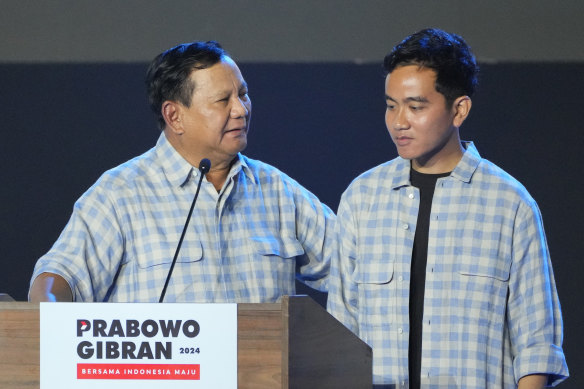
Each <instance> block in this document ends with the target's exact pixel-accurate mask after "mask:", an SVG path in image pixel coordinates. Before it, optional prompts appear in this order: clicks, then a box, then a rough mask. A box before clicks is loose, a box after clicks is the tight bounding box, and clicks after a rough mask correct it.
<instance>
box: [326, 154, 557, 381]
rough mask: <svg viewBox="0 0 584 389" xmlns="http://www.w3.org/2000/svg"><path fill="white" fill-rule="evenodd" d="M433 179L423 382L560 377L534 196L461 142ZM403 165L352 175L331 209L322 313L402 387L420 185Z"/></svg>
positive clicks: (547, 265) (376, 375)
mask: <svg viewBox="0 0 584 389" xmlns="http://www.w3.org/2000/svg"><path fill="white" fill-rule="evenodd" d="M465 146H466V147H467V150H466V152H465V153H464V155H463V157H462V160H461V161H460V162H459V164H458V166H456V168H455V169H454V171H453V172H452V173H451V174H450V176H448V177H445V178H441V179H439V180H438V182H437V184H436V190H435V193H434V197H433V201H432V210H431V215H430V231H429V236H428V263H427V274H426V287H425V296H424V314H423V330H422V332H423V334H422V377H421V379H422V387H423V388H440V389H443V388H460V389H463V388H464V389H473V388H476V389H479V388H480V389H485V388H515V387H516V383H517V381H518V380H519V379H520V378H521V377H523V376H525V375H527V374H532V373H546V374H549V375H550V381H551V382H550V383H553V384H555V383H557V382H559V381H561V380H563V379H564V378H565V377H567V376H568V369H567V366H566V362H565V358H564V354H563V351H562V336H563V335H562V318H561V312H560V303H559V301H558V296H557V293H556V288H555V281H554V277H553V272H552V267H551V262H550V258H549V253H548V248H547V243H546V239H545V234H544V229H543V225H542V220H541V215H540V212H539V209H538V207H537V205H536V203H535V201H534V200H533V199H532V198H531V197H530V195H529V194H528V193H527V191H526V190H525V188H524V187H523V186H521V184H519V183H518V182H517V181H516V180H515V179H513V178H512V177H511V176H509V175H508V174H506V173H505V172H503V171H502V170H501V169H499V168H498V167H496V166H495V165H494V164H492V163H491V162H489V161H486V160H484V159H481V157H480V156H479V154H478V151H477V150H476V148H475V147H474V145H472V143H467V144H465ZM409 174H410V161H408V160H405V159H402V158H396V159H394V160H392V161H390V162H387V163H384V164H382V165H380V166H378V167H376V168H374V169H371V170H370V171H368V172H366V173H364V174H362V175H361V176H360V177H358V178H357V179H355V181H354V182H353V183H352V184H351V185H350V186H349V188H348V189H347V190H346V192H345V193H344V194H343V197H342V199H341V203H340V205H339V212H338V215H337V227H336V228H337V230H338V234H339V236H338V239H339V256H338V258H337V259H334V260H333V264H332V267H331V279H330V290H329V297H328V309H329V311H330V312H331V313H332V314H333V315H334V316H336V317H337V318H338V319H339V320H340V321H341V322H343V323H344V324H345V325H346V326H347V327H348V328H349V329H351V330H352V331H353V332H355V333H356V334H357V335H359V336H360V337H361V338H362V339H363V340H364V341H366V342H367V343H368V344H369V345H371V347H372V348H373V382H374V383H375V384H393V385H396V387H398V388H401V387H406V388H407V385H408V338H409V335H408V333H409V291H410V265H411V258H412V248H413V243H414V234H415V230H416V221H417V214H418V207H419V191H418V189H417V188H415V187H413V186H411V184H410V177H409Z"/></svg>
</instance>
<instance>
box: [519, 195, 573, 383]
mask: <svg viewBox="0 0 584 389" xmlns="http://www.w3.org/2000/svg"><path fill="white" fill-rule="evenodd" d="M508 326H509V332H510V337H511V343H512V347H513V353H514V361H513V365H514V366H513V367H514V372H515V380H516V382H517V381H519V379H520V378H521V377H523V376H526V375H529V374H547V375H548V376H549V382H548V384H549V385H556V384H558V383H559V382H561V381H563V380H564V379H566V378H567V377H568V367H567V365H566V360H565V357H564V353H563V350H562V340H563V339H562V338H563V324H562V314H561V309H560V302H559V299H558V294H557V291H556V285H555V280H554V275H553V270H552V265H551V261H550V255H549V250H548V247H547V242H546V237H545V233H544V229H543V223H542V218H541V214H540V212H539V209H538V207H537V205H536V204H535V202H534V201H532V202H531V203H530V204H526V203H521V204H520V206H519V209H518V213H517V220H516V223H515V231H514V236H513V263H512V266H511V275H510V279H509V303H508Z"/></svg>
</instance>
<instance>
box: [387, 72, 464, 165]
mask: <svg viewBox="0 0 584 389" xmlns="http://www.w3.org/2000/svg"><path fill="white" fill-rule="evenodd" d="M435 83H436V72H435V71H434V70H432V69H428V68H423V67H419V66H418V65H406V66H401V67H397V68H396V69H394V70H393V72H391V73H390V74H388V75H387V77H386V79H385V100H386V103H387V109H386V111H385V124H386V126H387V129H388V131H389V134H390V135H391V139H392V140H393V142H394V143H395V145H396V147H397V152H398V154H399V155H400V156H401V157H402V158H405V159H410V160H411V161H412V167H413V168H414V169H415V170H417V171H420V172H423V173H445V172H449V171H451V170H452V169H454V167H455V166H456V164H457V163H458V161H460V158H461V157H462V154H463V148H462V146H461V144H460V138H459V134H458V127H459V126H460V124H462V121H463V120H464V118H465V117H466V115H464V117H463V118H462V120H460V118H459V117H458V116H459V115H458V114H459V112H458V108H459V107H458V104H459V101H460V100H461V99H463V98H466V99H468V97H466V96H464V97H460V98H458V99H457V100H456V101H455V102H454V104H453V105H452V107H447V106H446V99H445V97H444V95H442V94H441V93H439V92H438V91H436V88H435ZM468 103H469V104H470V99H468ZM469 108H470V107H469Z"/></svg>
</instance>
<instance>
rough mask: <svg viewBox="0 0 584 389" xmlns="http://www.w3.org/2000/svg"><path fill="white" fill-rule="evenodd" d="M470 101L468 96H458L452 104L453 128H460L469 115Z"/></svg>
mask: <svg viewBox="0 0 584 389" xmlns="http://www.w3.org/2000/svg"><path fill="white" fill-rule="evenodd" d="M471 107H472V100H471V99H470V97H468V96H460V97H458V98H457V99H456V100H454V103H453V104H452V109H453V110H454V118H453V119H452V121H453V123H452V124H454V126H455V127H460V126H461V125H462V123H463V122H464V121H465V119H466V118H467V117H468V114H469V113H470V109H471Z"/></svg>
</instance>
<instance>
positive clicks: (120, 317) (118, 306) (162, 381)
mask: <svg viewBox="0 0 584 389" xmlns="http://www.w3.org/2000/svg"><path fill="white" fill-rule="evenodd" d="M40 387H41V389H53V388H85V389H87V388H100V389H102V388H105V387H107V388H108V389H118V388H120V389H121V388H124V389H129V388H140V389H147V388H161V387H163V388H168V389H175V388H176V389H178V388H233V389H235V388H237V305H236V304H178V303H177V304H172V303H167V304H154V303H152V304H150V303H148V304H146V303H136V304H133V303H41V304H40Z"/></svg>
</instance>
